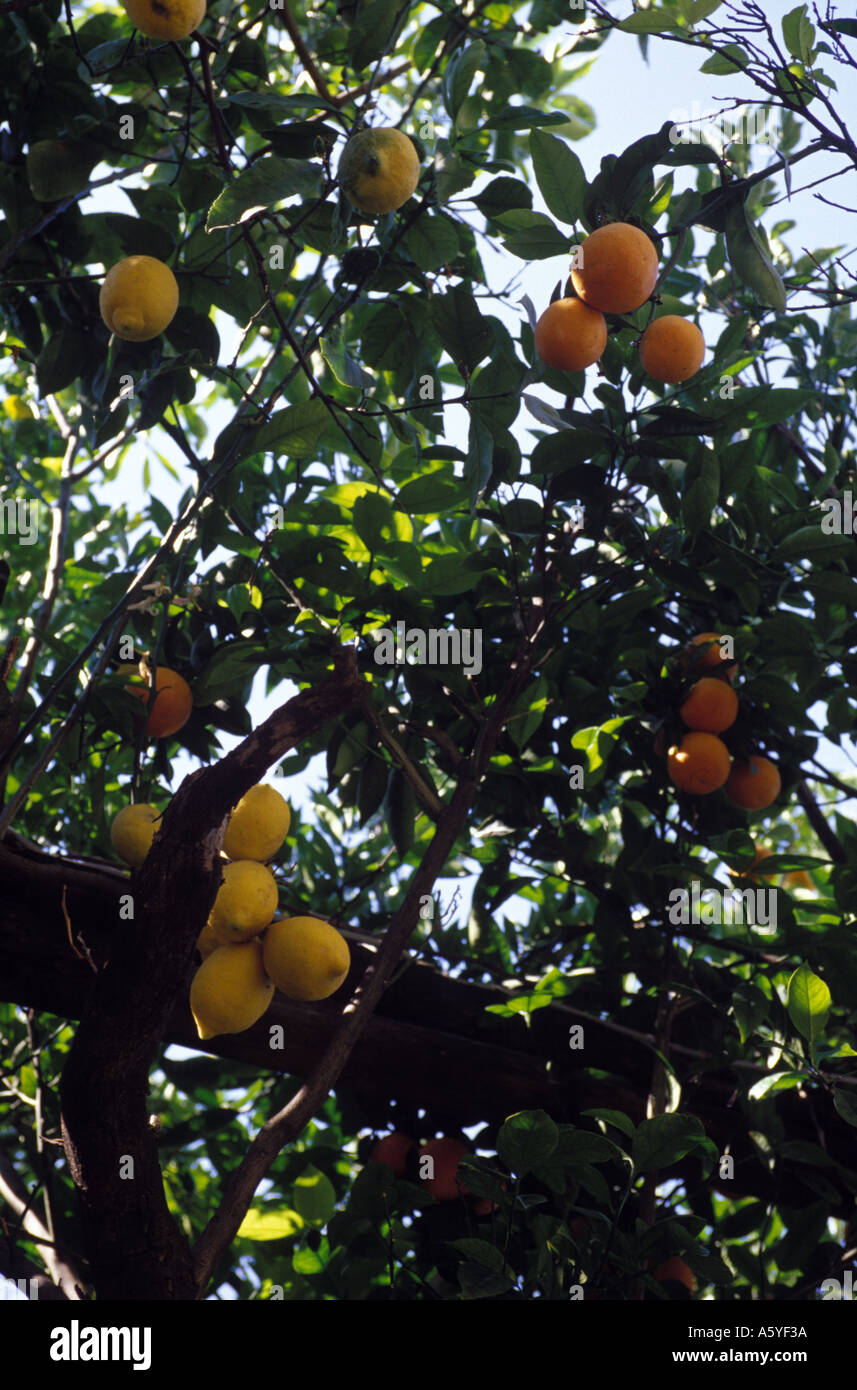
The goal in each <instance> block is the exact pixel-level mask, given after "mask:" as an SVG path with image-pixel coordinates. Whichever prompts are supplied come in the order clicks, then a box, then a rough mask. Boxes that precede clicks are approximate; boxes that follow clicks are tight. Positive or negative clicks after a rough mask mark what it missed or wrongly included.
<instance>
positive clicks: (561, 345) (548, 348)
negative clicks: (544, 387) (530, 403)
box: [535, 299, 607, 372]
mask: <svg viewBox="0 0 857 1390" xmlns="http://www.w3.org/2000/svg"><path fill="white" fill-rule="evenodd" d="M535 344H536V352H537V353H538V354H539V357H540V358H541V359H542V361H543V362H544V363H545V364H546V365H547V366H548V367H556V368H558V369H559V370H560V371H564V372H581V371H583V369H584V367H591V366H592V363H593V362H597V361H598V359H599V357H600V356H601V354H602V352H603V351H604V349H605V347H606V346H607V323H606V321H605V318H604V315H603V314H602V313H599V311H598V310H597V309H590V307H589V305H588V304H584V303H583V301H582V300H580V299H556V300H554V302H553V304H549V305H548V307H547V308H546V309H545V311H544V313H543V314H542V316H541V318H540V319H539V321H538V323H537V324H536V331H535Z"/></svg>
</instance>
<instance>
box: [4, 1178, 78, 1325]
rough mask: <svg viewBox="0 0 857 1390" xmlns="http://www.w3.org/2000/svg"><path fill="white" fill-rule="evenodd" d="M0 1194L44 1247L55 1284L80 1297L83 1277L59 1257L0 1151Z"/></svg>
mask: <svg viewBox="0 0 857 1390" xmlns="http://www.w3.org/2000/svg"><path fill="white" fill-rule="evenodd" d="M0 1197H2V1198H3V1200H4V1201H5V1202H8V1204H9V1206H10V1207H11V1208H12V1210H13V1212H14V1213H15V1215H16V1216H19V1217H20V1218H21V1225H22V1227H23V1229H24V1230H25V1231H26V1233H27V1236H28V1238H29V1239H30V1240H34V1241H38V1242H39V1244H41V1245H43V1247H44V1261H45V1265H46V1267H47V1269H48V1271H49V1273H50V1276H51V1278H52V1279H53V1281H54V1283H55V1284H58V1285H59V1287H60V1288H61V1289H62V1291H63V1293H64V1294H65V1296H66V1298H68V1299H73V1300H78V1301H79V1300H80V1298H81V1296H82V1290H83V1288H84V1281H83V1279H82V1278H81V1276H80V1274H79V1273H78V1272H77V1270H75V1269H74V1267H73V1266H72V1265H70V1264H69V1263H68V1262H67V1261H66V1260H64V1259H61V1258H60V1257H59V1255H58V1254H57V1253H56V1250H55V1248H54V1243H53V1239H52V1237H51V1236H50V1234H49V1233H48V1229H47V1226H46V1225H45V1222H44V1220H43V1218H42V1214H41V1212H40V1210H39V1209H38V1206H37V1204H36V1202H35V1201H34V1200H33V1199H32V1198H31V1197H30V1195H29V1193H28V1192H27V1189H26V1187H25V1186H24V1184H23V1183H22V1181H21V1179H20V1178H19V1176H18V1174H17V1172H16V1171H15V1169H14V1167H13V1166H12V1164H11V1163H10V1162H9V1160H8V1158H7V1157H6V1155H5V1154H3V1153H0Z"/></svg>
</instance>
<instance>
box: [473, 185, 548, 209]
mask: <svg viewBox="0 0 857 1390" xmlns="http://www.w3.org/2000/svg"><path fill="white" fill-rule="evenodd" d="M473 201H474V203H475V204H476V206H477V207H478V209H479V211H480V212H481V213H482V214H483V215H484V216H485V217H496V216H497V214H498V213H501V212H508V211H509V209H510V208H530V207H532V205H533V195H532V191H531V190H530V189H529V188H528V187H527V185H526V184H525V183H522V182H521V180H520V179H511V178H507V177H506V176H505V175H503V176H501V177H500V178H498V179H492V180H491V182H490V183H489V184H486V185H485V187H484V188H483V190H482V192H481V193H477V195H476V197H475V198H474V199H473Z"/></svg>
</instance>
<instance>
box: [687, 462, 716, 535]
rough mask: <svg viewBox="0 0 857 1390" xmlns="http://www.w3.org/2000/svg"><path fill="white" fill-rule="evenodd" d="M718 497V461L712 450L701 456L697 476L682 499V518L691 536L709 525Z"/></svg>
mask: <svg viewBox="0 0 857 1390" xmlns="http://www.w3.org/2000/svg"><path fill="white" fill-rule="evenodd" d="M719 496H720V461H719V459H718V457H717V454H716V453H715V452H714V450H713V449H712V450H707V451H706V452H705V453H704V454H703V455H702V465H701V469H700V472H699V475H698V476H697V477H696V478H695V479H694V481H693V482H692V483H691V485H690V487H689V488H688V489H687V492H686V493H685V494H684V497H683V498H682V517H683V519H684V524H685V526H686V527H687V529H688V531H689V532H690V534H691V535H695V534H696V532H697V531H701V530H702V528H703V527H704V526H707V525H708V524H709V522H710V520H711V513H712V512H713V511H714V508H715V507H716V506H717V499H718V497H719Z"/></svg>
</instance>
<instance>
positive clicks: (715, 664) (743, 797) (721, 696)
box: [655, 632, 782, 811]
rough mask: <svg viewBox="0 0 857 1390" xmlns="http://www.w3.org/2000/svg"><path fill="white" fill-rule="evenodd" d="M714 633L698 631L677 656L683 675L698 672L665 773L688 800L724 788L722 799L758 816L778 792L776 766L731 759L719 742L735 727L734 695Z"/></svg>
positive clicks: (731, 669) (759, 759)
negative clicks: (684, 731)
mask: <svg viewBox="0 0 857 1390" xmlns="http://www.w3.org/2000/svg"><path fill="white" fill-rule="evenodd" d="M721 641H722V638H721V636H720V633H718V632H700V633H698V634H697V636H696V637H694V638H693V640H692V641H691V643H690V646H689V647H688V648H687V649H686V651H685V652H684V653H683V655H682V667H683V669H684V671H685V672H686V673H688V674H693V675H695V674H696V673H698V672H700V671H704V672H707V673H710V674H706V675H702V676H700V678H699V679H698V680H696V681H694V683H693V685H692V686H691V688H690V690H689V691H688V693H687V695H686V696H685V699H684V700H683V701H682V703H681V705H680V706H679V711H678V712H679V717H680V718H681V721H682V723H683V724H684V725H685V727H686V728H687V729H689V730H690V732H689V733H686V734H685V735H684V736H683V738H682V740H681V742H680V743H677V744H673V745H672V747H671V748H669V749H667V770H668V772H669V775H670V779H671V781H672V782H673V784H674V785H675V786H676V787H678V789H679V791H683V792H689V793H690V795H691V796H707V795H708V794H709V793H710V792H715V791H718V790H719V788H720V787H724V788H725V790H726V794H727V796H729V797H730V798H731V800H732V801H734V802H735V804H736V806H741V807H743V809H744V810H745V811H762V810H764V809H765V807H767V806H770V805H771V803H772V802H773V801H776V799H777V797H778V796H779V794H780V791H781V790H782V782H781V779H780V774H779V772H778V770H777V767H776V764H775V763H773V762H772V761H771V759H770V758H766V757H764V756H763V755H762V754H761V753H754V754H752V755H751V756H750V757H749V758H747V759H743V758H736V759H735V761H734V762H733V761H732V756H731V754H730V752H729V749H728V748H727V747H726V744H725V743H724V742H723V740H722V739H721V738H720V737H719V735H720V734H722V733H725V732H726V730H727V729H730V728H731V727H732V725H733V724H734V723H735V720H736V718H737V715H738V696H737V695H736V694H735V691H734V690H733V689H732V685H731V682H732V681H734V679H735V677H736V675H737V672H738V667H737V665H736V663H735V662H734V661H733V660H731V659H730V658H728V657H725V656H724V655H723V651H722V648H721ZM663 742H664V741H663V731H659V732H658V734H657V736H656V739H655V752H656V753H658V754H659V755H660V754H662V753H663V751H664V747H663Z"/></svg>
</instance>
